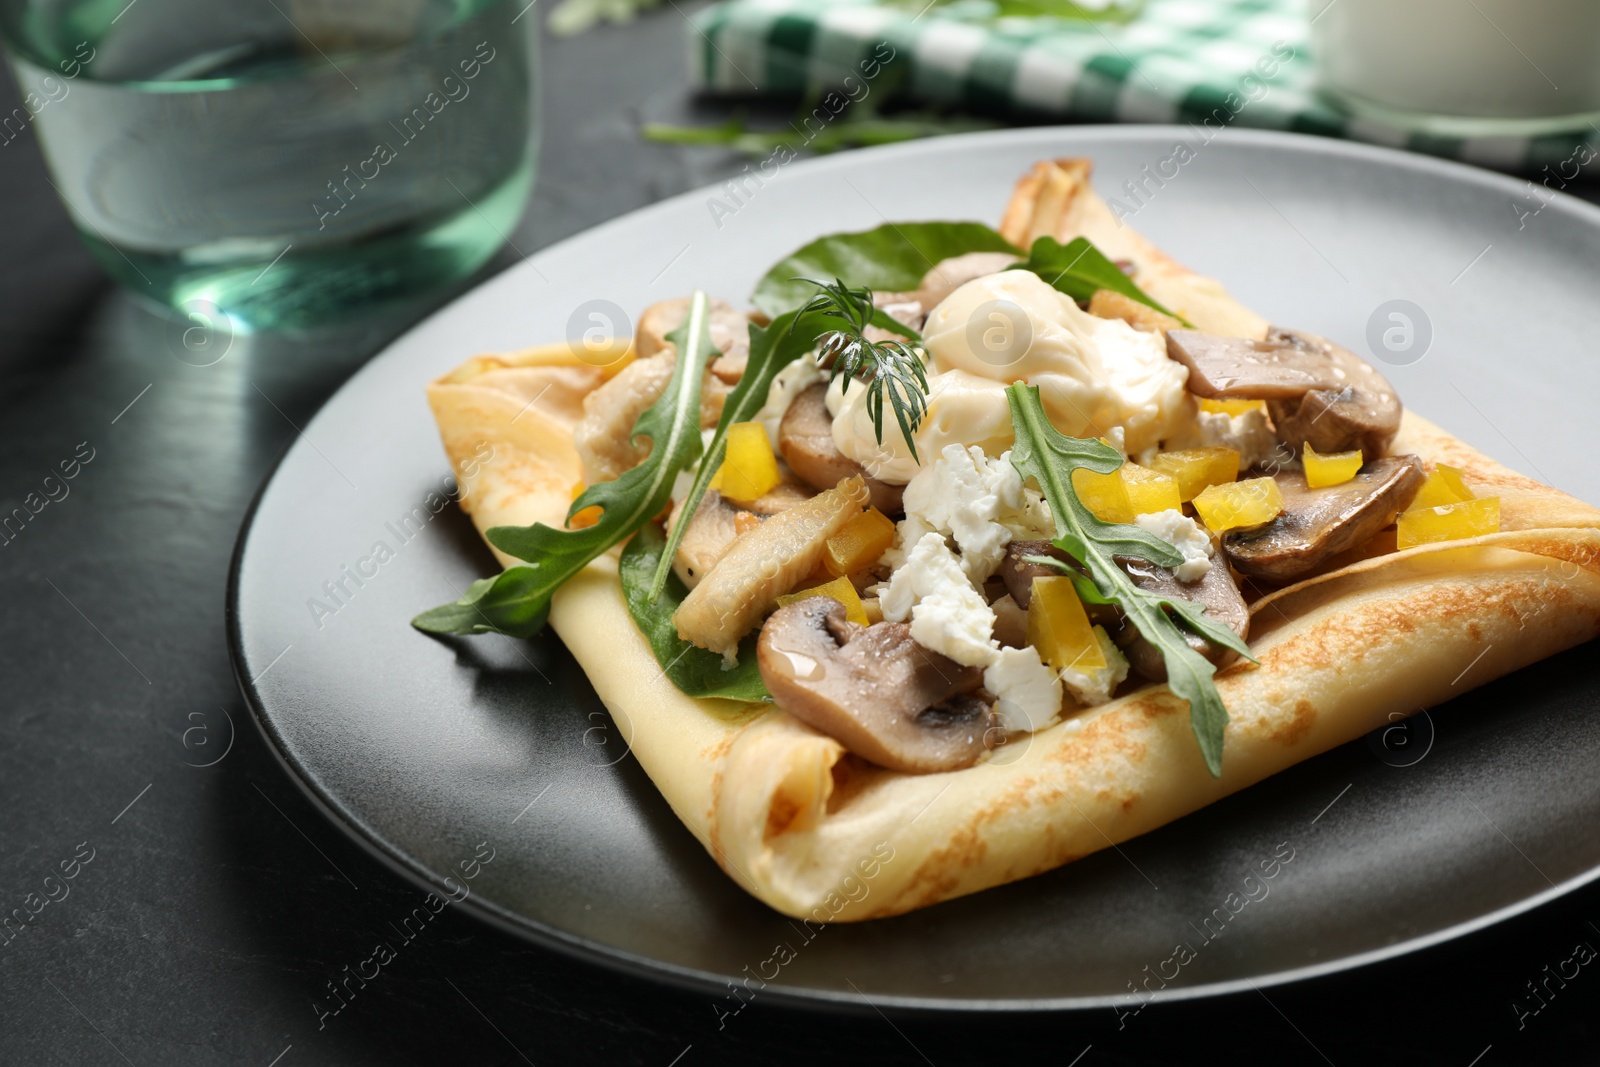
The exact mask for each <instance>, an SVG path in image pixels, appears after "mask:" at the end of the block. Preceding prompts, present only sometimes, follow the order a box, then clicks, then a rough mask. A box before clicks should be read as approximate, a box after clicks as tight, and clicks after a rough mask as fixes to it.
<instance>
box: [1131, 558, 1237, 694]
mask: <svg viewBox="0 0 1600 1067" xmlns="http://www.w3.org/2000/svg"><path fill="white" fill-rule="evenodd" d="M1117 563H1118V564H1119V565H1121V567H1122V569H1123V570H1124V571H1126V572H1127V573H1128V577H1130V578H1132V579H1133V581H1134V584H1135V585H1137V586H1139V588H1141V589H1148V590H1149V591H1150V592H1152V593H1159V594H1161V595H1162V596H1167V597H1171V598H1173V599H1182V600H1192V601H1194V602H1195V603H1197V604H1200V605H1201V606H1203V607H1204V608H1205V609H1206V618H1207V619H1208V620H1210V621H1212V622H1215V623H1217V624H1218V625H1220V626H1225V627H1227V628H1228V629H1230V630H1232V631H1233V632H1234V633H1236V634H1238V635H1239V637H1241V638H1243V637H1245V636H1246V635H1248V634H1249V632H1250V609H1249V608H1248V607H1247V606H1245V602H1244V596H1243V595H1242V594H1241V593H1240V592H1239V586H1238V584H1237V583H1235V582H1234V580H1233V575H1232V574H1231V573H1230V572H1229V571H1228V565H1227V563H1226V562H1225V561H1224V560H1221V559H1216V560H1213V561H1212V563H1211V569H1210V570H1208V571H1206V573H1205V576H1204V577H1203V578H1198V579H1196V580H1195V581H1192V582H1180V581H1179V580H1178V576H1177V575H1176V574H1174V573H1173V572H1172V571H1171V570H1169V569H1168V568H1166V567H1158V566H1156V565H1155V564H1153V563H1147V562H1145V561H1144V560H1140V559H1128V558H1125V557H1120V556H1119V557H1118V558H1117ZM1184 638H1185V640H1187V641H1188V642H1189V647H1190V648H1192V649H1194V650H1195V651H1196V652H1198V653H1200V655H1202V656H1204V657H1205V658H1206V659H1208V660H1210V661H1211V662H1212V663H1214V664H1216V665H1217V666H1218V667H1222V666H1225V665H1226V664H1228V663H1231V662H1232V661H1233V660H1234V659H1236V658H1237V657H1238V653H1236V652H1234V651H1233V650H1232V649H1231V648H1227V647H1226V646H1224V645H1219V644H1215V643H1213V642H1211V641H1208V640H1206V639H1205V638H1203V637H1201V636H1199V635H1198V634H1194V633H1190V632H1188V631H1187V630H1185V631H1184ZM1117 640H1118V642H1119V643H1120V644H1122V645H1123V649H1122V651H1123V653H1124V654H1125V655H1127V657H1128V664H1129V665H1130V666H1131V667H1132V668H1133V669H1134V670H1136V671H1138V672H1139V673H1140V674H1141V675H1143V676H1144V677H1145V678H1148V679H1149V680H1150V681H1152V682H1164V681H1166V680H1167V663H1166V660H1165V659H1164V658H1163V657H1162V655H1161V651H1160V650H1159V649H1158V648H1156V646H1155V645H1153V644H1151V643H1150V642H1149V641H1148V640H1146V639H1145V637H1144V636H1143V635H1142V634H1140V633H1139V631H1138V629H1136V628H1135V627H1133V626H1128V627H1125V628H1124V629H1123V630H1122V632H1121V633H1120V634H1118V635H1117Z"/></svg>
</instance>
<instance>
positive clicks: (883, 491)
mask: <svg viewBox="0 0 1600 1067" xmlns="http://www.w3.org/2000/svg"><path fill="white" fill-rule="evenodd" d="M827 396H828V387H827V386H826V385H824V384H822V383H821V382H818V383H817V384H816V385H813V386H811V387H810V388H809V389H805V390H803V391H802V392H801V393H800V395H799V396H797V397H795V398H794V400H793V402H791V403H790V404H789V410H788V411H786V412H784V414H783V421H781V422H780V423H778V451H779V452H781V453H782V454H783V458H784V461H785V462H786V463H788V464H789V469H790V470H792V471H794V473H795V475H796V476H797V477H799V479H800V480H801V481H803V482H805V483H806V484H807V485H810V486H814V487H816V488H818V489H830V488H832V487H833V486H835V485H838V484H839V480H840V479H842V478H860V479H861V480H862V481H863V482H865V483H866V486H867V490H868V491H869V492H870V493H871V494H872V506H873V507H875V508H877V509H878V510H879V511H881V512H883V513H884V514H885V515H898V514H899V513H900V511H901V508H902V505H901V498H902V496H904V494H905V489H906V487H905V486H903V485H890V484H889V483H888V482H880V481H879V480H878V479H876V478H870V477H868V476H867V472H866V471H865V470H863V469H862V467H861V464H859V463H857V462H856V461H855V460H853V459H851V458H850V457H849V456H847V455H845V454H844V453H843V452H841V451H839V446H838V445H837V444H835V443H834V440H833V416H832V415H829V414H828V404H827Z"/></svg>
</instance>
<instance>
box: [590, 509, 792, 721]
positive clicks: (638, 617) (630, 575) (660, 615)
mask: <svg viewBox="0 0 1600 1067" xmlns="http://www.w3.org/2000/svg"><path fill="white" fill-rule="evenodd" d="M666 549H667V539H666V537H665V536H664V535H663V534H662V532H661V530H660V529H659V528H658V527H657V526H656V524H655V523H653V522H650V523H646V524H645V525H644V526H642V527H640V529H639V532H638V533H636V534H634V535H633V540H631V541H629V542H628V544H627V546H626V547H625V548H623V550H622V566H621V572H622V595H623V597H624V599H626V600H627V602H628V614H630V615H632V616H633V621H634V623H635V624H637V625H638V627H639V630H640V632H641V633H643V634H644V636H645V639H646V640H648V641H649V642H650V650H651V651H652V652H654V653H655V654H656V662H657V663H659V664H661V670H662V673H664V674H665V675H666V677H667V678H668V679H669V680H670V681H671V682H672V684H673V685H675V686H677V687H678V689H679V690H681V691H682V692H684V693H686V694H688V695H689V696H692V697H723V698H725V699H728V700H749V701H764V700H765V701H770V700H771V699H772V695H771V694H770V693H768V692H767V687H766V686H765V685H763V684H762V682H761V671H760V669H759V668H758V667H757V666H756V637H757V635H756V634H751V635H750V636H749V637H746V638H745V639H744V642H743V643H742V644H741V645H740V646H739V664H738V666H736V667H733V668H732V669H730V670H723V669H722V657H721V656H720V655H718V654H717V653H715V652H708V651H707V650H705V649H703V648H699V647H697V646H695V645H692V644H690V643H689V642H687V641H685V640H684V639H683V638H681V637H679V636H678V628H677V627H676V626H674V625H673V622H672V613H673V612H675V611H677V610H678V605H679V604H681V603H683V598H684V597H686V596H688V595H689V590H688V589H686V588H685V587H684V584H683V583H682V582H681V581H679V580H678V576H677V575H675V574H673V573H672V570H671V567H670V565H669V566H668V568H667V572H666V573H667V580H666V583H665V585H664V587H663V588H662V590H661V591H660V593H659V594H652V592H651V589H652V586H653V584H654V581H655V577H656V575H657V573H659V566H660V564H661V563H663V562H667V561H670V560H671V559H672V557H671V556H670V555H668V554H667V551H666Z"/></svg>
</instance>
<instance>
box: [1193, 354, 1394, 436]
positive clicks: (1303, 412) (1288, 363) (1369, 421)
mask: <svg viewBox="0 0 1600 1067" xmlns="http://www.w3.org/2000/svg"><path fill="white" fill-rule="evenodd" d="M1167 355H1169V356H1171V357H1172V358H1173V359H1175V360H1177V361H1178V362H1179V363H1182V364H1183V365H1184V366H1185V367H1188V368H1189V382H1188V389H1189V392H1191V393H1194V394H1195V395H1196V396H1203V397H1207V398H1211V399H1243V400H1265V401H1267V412H1268V414H1270V415H1271V416H1272V424H1273V428H1274V429H1275V430H1276V431H1277V435H1278V439H1279V440H1281V441H1283V442H1284V443H1285V444H1287V445H1289V446H1290V447H1292V448H1293V449H1294V450H1295V451H1296V452H1297V453H1298V452H1299V451H1300V450H1301V448H1303V447H1304V446H1305V444H1306V443H1307V442H1308V441H1309V442H1310V444H1311V447H1312V448H1314V449H1316V450H1317V451H1319V452H1343V451H1346V450H1348V449H1354V448H1359V449H1361V452H1362V455H1364V456H1365V457H1366V458H1367V459H1376V458H1378V457H1379V456H1381V455H1382V454H1383V452H1384V450H1385V449H1387V448H1388V447H1389V445H1390V444H1391V443H1392V442H1393V441H1394V436H1395V434H1397V433H1399V432H1400V414H1401V407H1400V397H1399V396H1398V395H1397V394H1396V393H1395V391H1394V387H1393V386H1392V385H1390V384H1389V382H1388V380H1387V379H1386V378H1384V376H1383V375H1381V374H1379V373H1378V372H1377V371H1376V370H1375V369H1374V368H1373V367H1372V365H1371V364H1370V363H1368V362H1367V361H1366V360H1364V359H1362V358H1361V357H1360V356H1358V355H1356V354H1355V353H1354V352H1351V351H1350V350H1349V349H1348V348H1343V347H1341V346H1339V345H1336V344H1334V343H1333V342H1332V341H1329V340H1328V339H1327V338H1324V337H1318V336H1316V335H1315V334H1310V333H1302V332H1300V331H1298V330H1285V329H1281V328H1279V327H1273V328H1272V329H1270V330H1268V331H1267V336H1266V338H1265V339H1264V340H1260V341H1255V340H1250V339H1248V338H1244V337H1221V336H1217V335H1214V334H1205V333H1200V332H1198V331H1195V330H1168V331H1167Z"/></svg>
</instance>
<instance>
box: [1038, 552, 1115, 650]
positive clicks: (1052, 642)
mask: <svg viewBox="0 0 1600 1067" xmlns="http://www.w3.org/2000/svg"><path fill="white" fill-rule="evenodd" d="M1028 644H1030V645H1032V646H1033V647H1034V649H1035V650H1036V651H1037V652H1038V653H1039V658H1040V659H1042V660H1044V661H1045V662H1046V663H1048V664H1049V665H1050V669H1051V670H1053V671H1055V672H1056V673H1057V674H1059V673H1061V672H1062V671H1064V670H1067V669H1068V668H1071V669H1072V670H1076V671H1090V670H1095V669H1097V668H1100V667H1104V666H1105V665H1106V656H1105V653H1104V652H1102V651H1101V649H1100V642H1099V641H1097V640H1096V639H1095V636H1094V627H1092V626H1091V625H1089V616H1088V614H1087V613H1086V612H1085V611H1084V610H1083V601H1081V600H1079V599H1078V592H1077V590H1075V589H1074V588H1072V579H1071V578H1068V577H1067V576H1066V575H1064V574H1063V575H1050V576H1048V577H1044V578H1035V579H1034V580H1033V599H1031V600H1030V601H1029V602H1028Z"/></svg>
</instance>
